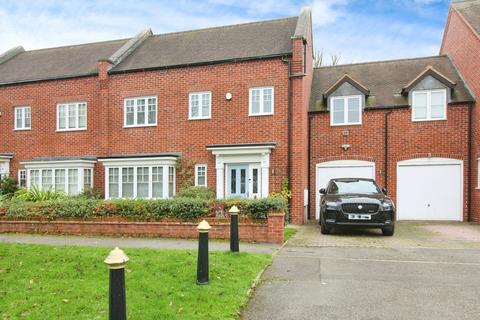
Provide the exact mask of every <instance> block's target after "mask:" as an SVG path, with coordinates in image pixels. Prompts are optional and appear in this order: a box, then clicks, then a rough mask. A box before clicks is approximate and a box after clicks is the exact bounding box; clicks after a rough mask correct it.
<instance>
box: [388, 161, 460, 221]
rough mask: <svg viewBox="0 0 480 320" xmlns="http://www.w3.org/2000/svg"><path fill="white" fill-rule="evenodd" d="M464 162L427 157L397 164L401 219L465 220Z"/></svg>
mask: <svg viewBox="0 0 480 320" xmlns="http://www.w3.org/2000/svg"><path fill="white" fill-rule="evenodd" d="M462 189H463V163H462V161H460V160H455V159H441V158H431V159H428V158H424V159H412V160H406V161H401V162H399V163H398V166H397V217H398V219H399V220H456V221H462V220H463V190H462Z"/></svg>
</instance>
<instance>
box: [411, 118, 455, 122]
mask: <svg viewBox="0 0 480 320" xmlns="http://www.w3.org/2000/svg"><path fill="white" fill-rule="evenodd" d="M431 121H447V118H438V119H412V122H431Z"/></svg>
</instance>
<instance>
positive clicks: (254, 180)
mask: <svg viewBox="0 0 480 320" xmlns="http://www.w3.org/2000/svg"><path fill="white" fill-rule="evenodd" d="M252 183H253V185H252V192H253V194H257V193H258V169H253V170H252Z"/></svg>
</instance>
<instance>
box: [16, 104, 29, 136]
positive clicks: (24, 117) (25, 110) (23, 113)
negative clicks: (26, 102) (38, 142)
mask: <svg viewBox="0 0 480 320" xmlns="http://www.w3.org/2000/svg"><path fill="white" fill-rule="evenodd" d="M31 128H32V118H31V108H30V107H29V106H22V107H15V130H30V129H31Z"/></svg>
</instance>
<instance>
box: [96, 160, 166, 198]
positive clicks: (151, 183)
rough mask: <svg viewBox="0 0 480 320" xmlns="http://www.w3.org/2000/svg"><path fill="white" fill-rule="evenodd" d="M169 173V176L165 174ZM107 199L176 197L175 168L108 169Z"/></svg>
mask: <svg viewBox="0 0 480 320" xmlns="http://www.w3.org/2000/svg"><path fill="white" fill-rule="evenodd" d="M165 172H168V175H165V174H164V173H165ZM106 175H107V176H106V181H107V184H106V188H105V189H106V190H105V196H106V198H107V199H115V198H146V199H152V198H164V199H166V198H171V197H173V196H174V195H175V167H174V166H169V165H161V166H159V165H150V164H144V165H143V164H138V165H131V166H130V165H129V166H119V167H108V166H107V170H106Z"/></svg>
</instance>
